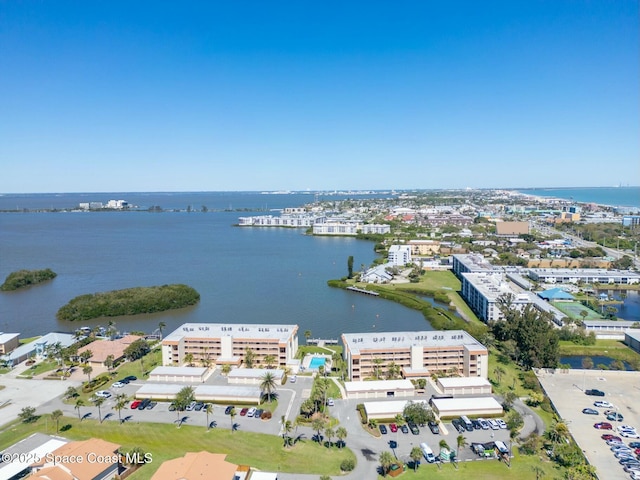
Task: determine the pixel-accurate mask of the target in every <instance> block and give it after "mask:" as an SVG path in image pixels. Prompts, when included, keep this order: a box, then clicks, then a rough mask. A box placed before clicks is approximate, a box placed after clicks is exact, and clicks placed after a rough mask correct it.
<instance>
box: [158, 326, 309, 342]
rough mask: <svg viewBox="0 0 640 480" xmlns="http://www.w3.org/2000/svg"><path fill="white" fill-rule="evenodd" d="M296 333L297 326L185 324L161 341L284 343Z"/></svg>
mask: <svg viewBox="0 0 640 480" xmlns="http://www.w3.org/2000/svg"><path fill="white" fill-rule="evenodd" d="M297 331H298V325H273V324H265V325H262V324H255V323H254V324H249V323H244V324H243V323H241V324H234V323H185V324H183V325H181V326H180V327H178V328H177V329H175V330H174V331H173V332H171V333H170V334H169V335H167V336H166V337H164V340H163V341H177V340H180V339H182V338H221V337H234V338H261V339H276V340H279V341H281V342H286V341H287V340H289V338H290V337H291V336H292V335H295V334H296V333H297Z"/></svg>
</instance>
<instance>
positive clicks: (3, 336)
mask: <svg viewBox="0 0 640 480" xmlns="http://www.w3.org/2000/svg"><path fill="white" fill-rule="evenodd" d="M19 336H20V334H19V333H4V332H2V333H0V343H6V342H8V341H9V340H13V339H14V338H16V337H19Z"/></svg>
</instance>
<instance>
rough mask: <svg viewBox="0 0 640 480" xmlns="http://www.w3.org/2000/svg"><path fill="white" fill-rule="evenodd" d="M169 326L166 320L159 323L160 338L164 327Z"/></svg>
mask: <svg viewBox="0 0 640 480" xmlns="http://www.w3.org/2000/svg"><path fill="white" fill-rule="evenodd" d="M166 326H167V324H166V323H164V322H160V323H158V330H159V331H160V340H162V331H163V330H164V328H165V327H166Z"/></svg>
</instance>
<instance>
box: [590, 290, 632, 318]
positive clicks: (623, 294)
mask: <svg viewBox="0 0 640 480" xmlns="http://www.w3.org/2000/svg"><path fill="white" fill-rule="evenodd" d="M597 293H598V295H599V294H601V293H606V294H607V295H608V296H609V298H613V299H615V300H621V301H623V302H624V303H623V304H617V305H610V306H611V307H615V308H616V309H617V310H618V311H617V312H616V317H618V318H620V319H622V320H631V321H640V292H639V291H638V290H598V292H597Z"/></svg>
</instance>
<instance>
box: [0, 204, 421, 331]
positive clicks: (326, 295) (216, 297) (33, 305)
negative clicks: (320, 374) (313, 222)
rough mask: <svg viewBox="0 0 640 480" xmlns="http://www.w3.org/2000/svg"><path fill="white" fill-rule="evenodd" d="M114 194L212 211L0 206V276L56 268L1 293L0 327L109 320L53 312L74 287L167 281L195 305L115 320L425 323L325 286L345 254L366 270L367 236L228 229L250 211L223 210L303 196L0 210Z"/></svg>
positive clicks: (135, 325) (336, 325)
mask: <svg viewBox="0 0 640 480" xmlns="http://www.w3.org/2000/svg"><path fill="white" fill-rule="evenodd" d="M337 198H338V197H336V199H337ZM109 199H124V200H127V201H129V202H130V203H132V204H135V205H139V206H151V205H159V206H161V207H162V208H165V209H186V208H187V207H188V206H189V205H191V206H192V207H193V208H195V209H200V208H201V207H202V205H206V206H207V208H208V209H209V210H211V211H209V212H208V213H200V212H192V213H187V212H164V213H148V212H95V213H0V281H2V280H3V279H4V278H5V277H6V276H7V275H8V274H9V273H10V272H12V271H15V270H20V269H40V268H51V269H52V270H53V271H55V272H56V273H57V274H58V276H57V278H55V279H54V280H53V281H50V282H47V283H45V284H42V285H38V286H35V287H31V288H28V289H25V290H20V291H17V292H8V293H0V331H4V332H20V333H21V334H22V336H23V337H28V336H32V335H41V334H44V333H47V332H48V331H52V330H57V331H71V330H73V329H75V328H78V327H80V326H85V325H87V326H92V325H96V324H98V323H102V324H103V325H104V324H105V323H106V320H104V319H103V320H102V321H92V322H85V323H83V324H82V325H80V324H76V323H68V322H58V321H57V320H56V318H55V315H56V312H57V310H58V309H59V308H60V307H61V306H62V305H64V304H66V303H67V302H68V301H69V300H71V299H72V298H74V297H75V296H77V295H81V294H86V293H95V292H102V291H108V290H115V289H121V288H128V287H135V286H151V285H162V284H169V283H185V284H187V285H190V286H192V287H194V288H195V289H196V290H197V291H198V292H200V294H201V301H200V303H199V304H198V305H196V306H194V307H191V308H187V309H184V310H180V311H174V312H165V313H162V314H153V315H144V316H136V317H119V318H117V319H116V323H117V327H118V328H119V329H121V330H144V331H147V332H151V331H153V330H154V329H155V328H156V327H157V325H158V323H159V322H165V323H166V324H167V329H166V331H171V330H172V329H173V328H176V327H178V326H179V325H180V324H182V323H184V322H215V323H225V322H228V323H286V324H297V325H299V326H300V333H302V332H304V331H305V330H311V332H312V334H313V336H318V337H323V338H339V335H340V334H341V333H342V332H370V331H399V330H421V329H422V330H429V329H431V327H430V325H429V324H428V323H427V322H426V321H425V320H424V318H423V317H422V315H421V314H420V313H418V312H416V311H414V310H411V309H408V308H406V307H403V306H401V305H398V304H396V303H393V302H388V301H385V300H382V299H378V298H375V297H370V296H365V295H360V294H357V293H352V292H347V291H344V290H340V289H334V288H330V287H328V286H327V284H326V282H327V280H329V279H333V278H340V277H342V276H345V275H346V273H347V258H348V256H349V255H353V256H354V265H355V268H356V269H359V268H360V265H361V264H364V265H367V266H368V265H369V264H370V263H371V262H372V261H373V259H374V258H375V254H374V252H373V243H372V242H367V241H359V240H356V239H354V238H345V237H339V238H330V237H313V236H307V235H304V231H303V230H300V229H283V228H246V227H243V228H240V227H234V226H232V225H233V224H235V223H237V221H238V217H239V216H243V215H250V214H251V212H250V211H247V212H242V213H239V212H226V211H223V210H225V209H229V208H231V209H248V210H251V209H272V208H283V207H290V206H300V205H302V204H304V203H308V202H311V201H313V196H310V195H261V194H259V193H194V194H189V193H181V194H65V195H50V194H48V195H22V196H16V195H10V196H3V197H0V209H6V208H15V207H16V205H17V206H18V207H19V208H31V209H33V208H51V207H53V208H71V207H74V206H76V205H77V204H78V203H79V202H89V201H102V202H106V201H107V200H109ZM18 201H19V202H18ZM301 338H303V337H302V335H301Z"/></svg>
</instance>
